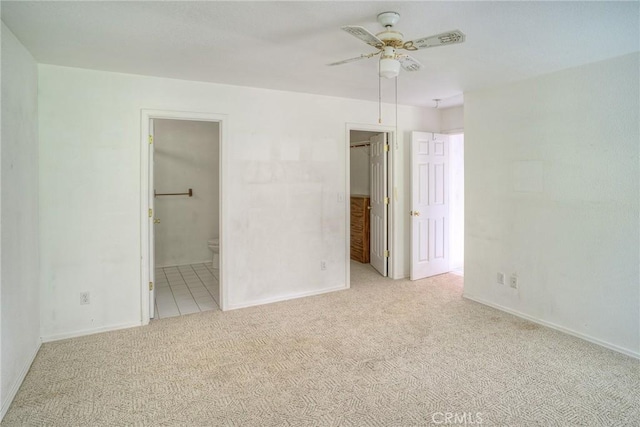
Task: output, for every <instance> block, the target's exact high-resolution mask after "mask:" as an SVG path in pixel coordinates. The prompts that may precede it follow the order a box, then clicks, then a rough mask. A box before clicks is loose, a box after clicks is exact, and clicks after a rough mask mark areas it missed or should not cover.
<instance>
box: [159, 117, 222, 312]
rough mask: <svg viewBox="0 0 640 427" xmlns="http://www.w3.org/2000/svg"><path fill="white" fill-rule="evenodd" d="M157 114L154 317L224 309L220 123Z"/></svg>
mask: <svg viewBox="0 0 640 427" xmlns="http://www.w3.org/2000/svg"><path fill="white" fill-rule="evenodd" d="M152 120H153V146H154V158H153V162H154V165H153V171H154V173H153V179H154V183H153V184H154V197H155V203H154V210H155V213H154V219H155V220H154V227H153V228H154V237H155V239H154V252H155V257H154V259H155V288H156V292H155V307H154V318H160V319H162V318H166V317H174V316H178V315H183V314H191V313H196V312H199V311H208V310H219V309H220V308H219V305H218V301H216V300H217V299H218V296H219V294H220V286H219V283H220V282H219V277H220V275H219V266H220V264H219V236H220V224H219V218H218V216H219V210H220V208H219V204H220V202H219V200H220V194H219V163H220V158H219V157H220V154H219V153H220V138H219V124H218V123H217V122H203V121H193V120H175V119H152Z"/></svg>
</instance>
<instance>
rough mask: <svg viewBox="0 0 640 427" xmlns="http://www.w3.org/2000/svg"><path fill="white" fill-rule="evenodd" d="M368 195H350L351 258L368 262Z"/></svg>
mask: <svg viewBox="0 0 640 427" xmlns="http://www.w3.org/2000/svg"><path fill="white" fill-rule="evenodd" d="M368 206H369V196H358V195H352V196H351V259H352V260H354V261H359V262H362V263H365V264H366V263H368V262H369V209H368Z"/></svg>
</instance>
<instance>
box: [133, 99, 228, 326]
mask: <svg viewBox="0 0 640 427" xmlns="http://www.w3.org/2000/svg"><path fill="white" fill-rule="evenodd" d="M150 119H171V120H193V121H209V122H217V123H218V124H219V132H220V160H219V162H220V169H219V170H220V172H219V174H220V175H219V177H220V179H219V187H220V206H219V210H220V211H219V218H220V247H221V248H225V247H227V245H226V239H227V233H225V230H226V223H227V219H226V218H227V215H226V206H225V204H224V194H225V183H226V180H225V177H226V173H227V171H226V166H225V165H227V164H228V162H227V161H226V156H227V125H228V118H227V115H225V114H215V113H199V112H188V111H170V110H147V109H143V110H141V111H140V171H141V172H140V299H141V301H140V318H141V323H142V324H143V325H146V324H148V323H149V320H150V318H149V303H150V301H149V261H150V260H149V255H148V254H149V250H150V248H149V233H150V231H151V230H150V226H149V194H150V192H152V191H153V188H151V187H150V185H149V154H148V151H149V120H150ZM224 254H225V251H224V250H220V309H221V310H223V311H224V310H225V309H226V307H227V306H228V304H227V294H226V292H225V290H224V283H225V282H224V276H226V274H225V272H226V271H227V267H228V266H227V262H226V257H225V255H224ZM154 286H155V285H154Z"/></svg>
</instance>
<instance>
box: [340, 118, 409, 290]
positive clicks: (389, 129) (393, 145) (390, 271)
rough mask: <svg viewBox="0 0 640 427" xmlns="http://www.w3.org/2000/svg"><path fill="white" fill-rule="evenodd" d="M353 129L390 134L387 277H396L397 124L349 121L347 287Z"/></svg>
mask: <svg viewBox="0 0 640 427" xmlns="http://www.w3.org/2000/svg"><path fill="white" fill-rule="evenodd" d="M352 130H360V131H366V132H385V133H387V134H388V135H389V138H388V140H387V143H388V144H389V147H390V149H389V157H388V158H387V179H388V181H389V182H388V187H387V188H388V190H387V191H388V192H389V194H388V196H389V206H390V209H389V217H388V221H387V228H388V230H387V231H388V236H389V237H388V243H387V244H388V245H389V252H390V255H389V259H388V260H387V277H390V278H395V275H394V267H393V265H394V259H395V258H394V257H395V254H396V253H397V252H396V241H395V240H396V239H395V230H394V223H393V221H394V218H395V213H396V212H395V211H396V209H397V208H398V206H397V203H396V200H394V197H393V188H394V182H395V180H394V176H393V173H394V170H395V167H394V163H393V162H394V160H395V156H394V155H393V152H394V151H395V150H397V149H398V142H397V141H398V140H397V135H396V128H395V126H383V125H371V124H361V123H347V124H346V126H345V144H344V147H345V150H346V151H345V152H346V156H345V158H346V161H345V165H344V167H345V174H344V175H345V184H344V190H345V191H344V194H345V197H344V199H345V201H344V202H345V203H344V205H345V206H344V211H345V218H346V228H345V242H346V245H345V263H346V268H345V271H346V278H345V283H346V284H347V288H350V287H351V212H350V211H351V200H350V199H349V198H348V197H346V196H348V195H349V194H351V175H350V173H349V172H350V170H351V149H350V148H349V145H350V140H351V136H350V133H351V131H352Z"/></svg>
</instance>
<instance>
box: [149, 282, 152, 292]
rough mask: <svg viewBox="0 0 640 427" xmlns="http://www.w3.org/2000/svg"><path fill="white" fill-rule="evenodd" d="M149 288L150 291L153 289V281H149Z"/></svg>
mask: <svg viewBox="0 0 640 427" xmlns="http://www.w3.org/2000/svg"><path fill="white" fill-rule="evenodd" d="M149 290H150V291H152V290H153V282H149Z"/></svg>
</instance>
